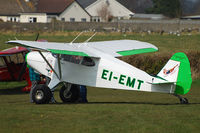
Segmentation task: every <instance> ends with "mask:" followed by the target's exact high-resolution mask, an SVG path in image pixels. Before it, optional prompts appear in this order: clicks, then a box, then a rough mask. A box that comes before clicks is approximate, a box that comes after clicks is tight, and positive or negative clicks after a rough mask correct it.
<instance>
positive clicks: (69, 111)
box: [0, 32, 200, 133]
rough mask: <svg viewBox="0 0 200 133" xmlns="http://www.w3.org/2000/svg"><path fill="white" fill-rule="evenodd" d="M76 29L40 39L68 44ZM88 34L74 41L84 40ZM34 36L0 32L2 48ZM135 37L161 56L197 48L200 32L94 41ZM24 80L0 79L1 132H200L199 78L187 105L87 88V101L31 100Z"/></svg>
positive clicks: (127, 36) (152, 95) (106, 37)
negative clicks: (71, 102)
mask: <svg viewBox="0 0 200 133" xmlns="http://www.w3.org/2000/svg"><path fill="white" fill-rule="evenodd" d="M76 34H77V33H76V32H75V33H74V32H66V33H42V34H41V36H40V39H41V38H43V39H47V40H48V41H58V42H70V41H71V40H73V38H74V37H75V35H76ZM89 36H91V33H87V34H86V35H84V36H82V37H80V38H79V39H78V40H77V42H82V41H83V40H87V38H89ZM15 37H16V38H18V39H22V40H34V39H35V37H36V33H21V34H12V33H5V34H0V49H1V50H2V49H5V48H8V47H12V46H10V45H6V44H4V42H5V41H7V40H8V39H14V38H15ZM114 39H134V40H140V41H146V42H150V43H153V44H154V45H156V46H157V47H158V48H159V52H157V53H162V54H165V53H167V54H169V53H170V54H171V53H174V52H179V51H183V52H193V51H200V34H193V35H187V34H185V35H181V36H179V37H178V36H175V35H159V34H151V35H147V34H121V33H113V34H109V33H98V34H97V35H96V36H95V37H94V38H93V39H92V41H104V40H114ZM24 85H25V83H24V82H21V83H18V82H12V83H5V82H3V83H0V133H12V132H13V133H29V132H34V133H35V132H36V133H37V132H42V133H43V132H48V133H51V132H52V133H54V132H56V133H59V132H70V133H81V132H89V133H104V132H105V133H118V132H125V133H126V132H130V133H135V132H136V133H137V132H138V133H151V132H152V133H160V132H167V133H171V132H172V133H190V132H192V133H199V131H200V126H199V123H200V90H199V89H200V80H196V81H194V82H193V84H192V89H191V91H190V92H189V93H188V94H187V95H186V96H185V97H187V98H188V99H189V102H190V104H188V105H181V104H179V100H178V99H177V98H176V97H174V96H171V95H168V94H160V93H145V92H135V91H121V90H112V89H104V88H88V101H89V103H88V104H62V103H61V101H60V99H59V96H58V91H56V92H55V96H56V100H57V101H58V103H57V104H47V105H35V104H31V103H29V94H26V93H22V92H21V91H20V90H21V88H22V87H23V86H24Z"/></svg>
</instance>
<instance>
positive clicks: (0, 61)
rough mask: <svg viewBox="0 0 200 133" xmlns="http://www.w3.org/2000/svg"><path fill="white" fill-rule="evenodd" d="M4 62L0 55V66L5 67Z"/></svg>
mask: <svg viewBox="0 0 200 133" xmlns="http://www.w3.org/2000/svg"><path fill="white" fill-rule="evenodd" d="M5 66H6V63H5V61H4V59H3V58H2V57H0V67H5Z"/></svg>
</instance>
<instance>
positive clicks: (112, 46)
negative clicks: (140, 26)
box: [7, 40, 158, 58]
mask: <svg viewBox="0 0 200 133" xmlns="http://www.w3.org/2000/svg"><path fill="white" fill-rule="evenodd" d="M7 43H9V44H13V43H14V44H20V45H23V46H26V47H32V48H36V49H41V50H47V51H50V52H52V53H55V54H68V55H78V56H90V57H96V58H100V57H101V55H97V53H95V52H94V51H93V50H92V49H96V50H98V51H101V52H103V53H107V54H109V55H111V56H113V57H120V56H127V55H133V54H140V53H148V52H155V51H157V50H158V48H157V47H155V46H154V45H152V44H150V43H146V42H141V41H136V40H115V41H101V42H88V43H73V44H71V43H57V42H36V41H22V40H14V41H8V42H7Z"/></svg>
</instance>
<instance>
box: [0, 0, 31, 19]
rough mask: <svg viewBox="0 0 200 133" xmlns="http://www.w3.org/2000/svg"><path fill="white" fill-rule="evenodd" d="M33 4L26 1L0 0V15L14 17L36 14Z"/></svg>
mask: <svg viewBox="0 0 200 133" xmlns="http://www.w3.org/2000/svg"><path fill="white" fill-rule="evenodd" d="M34 11H35V8H34V5H32V2H25V1H24V0H0V15H5V16H12V15H19V13H23V12H34Z"/></svg>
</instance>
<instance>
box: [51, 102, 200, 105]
mask: <svg viewBox="0 0 200 133" xmlns="http://www.w3.org/2000/svg"><path fill="white" fill-rule="evenodd" d="M52 104H57V105H63V104H68V105H73V104H82V105H84V104H85V105H93V104H102V105H103V104H110V105H111V104H113V105H114V104H116V105H117V104H121V105H123V104H133V105H137V104H138V105H139V104H144V105H197V104H200V103H189V104H180V103H153V102H88V103H62V102H57V103H52Z"/></svg>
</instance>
